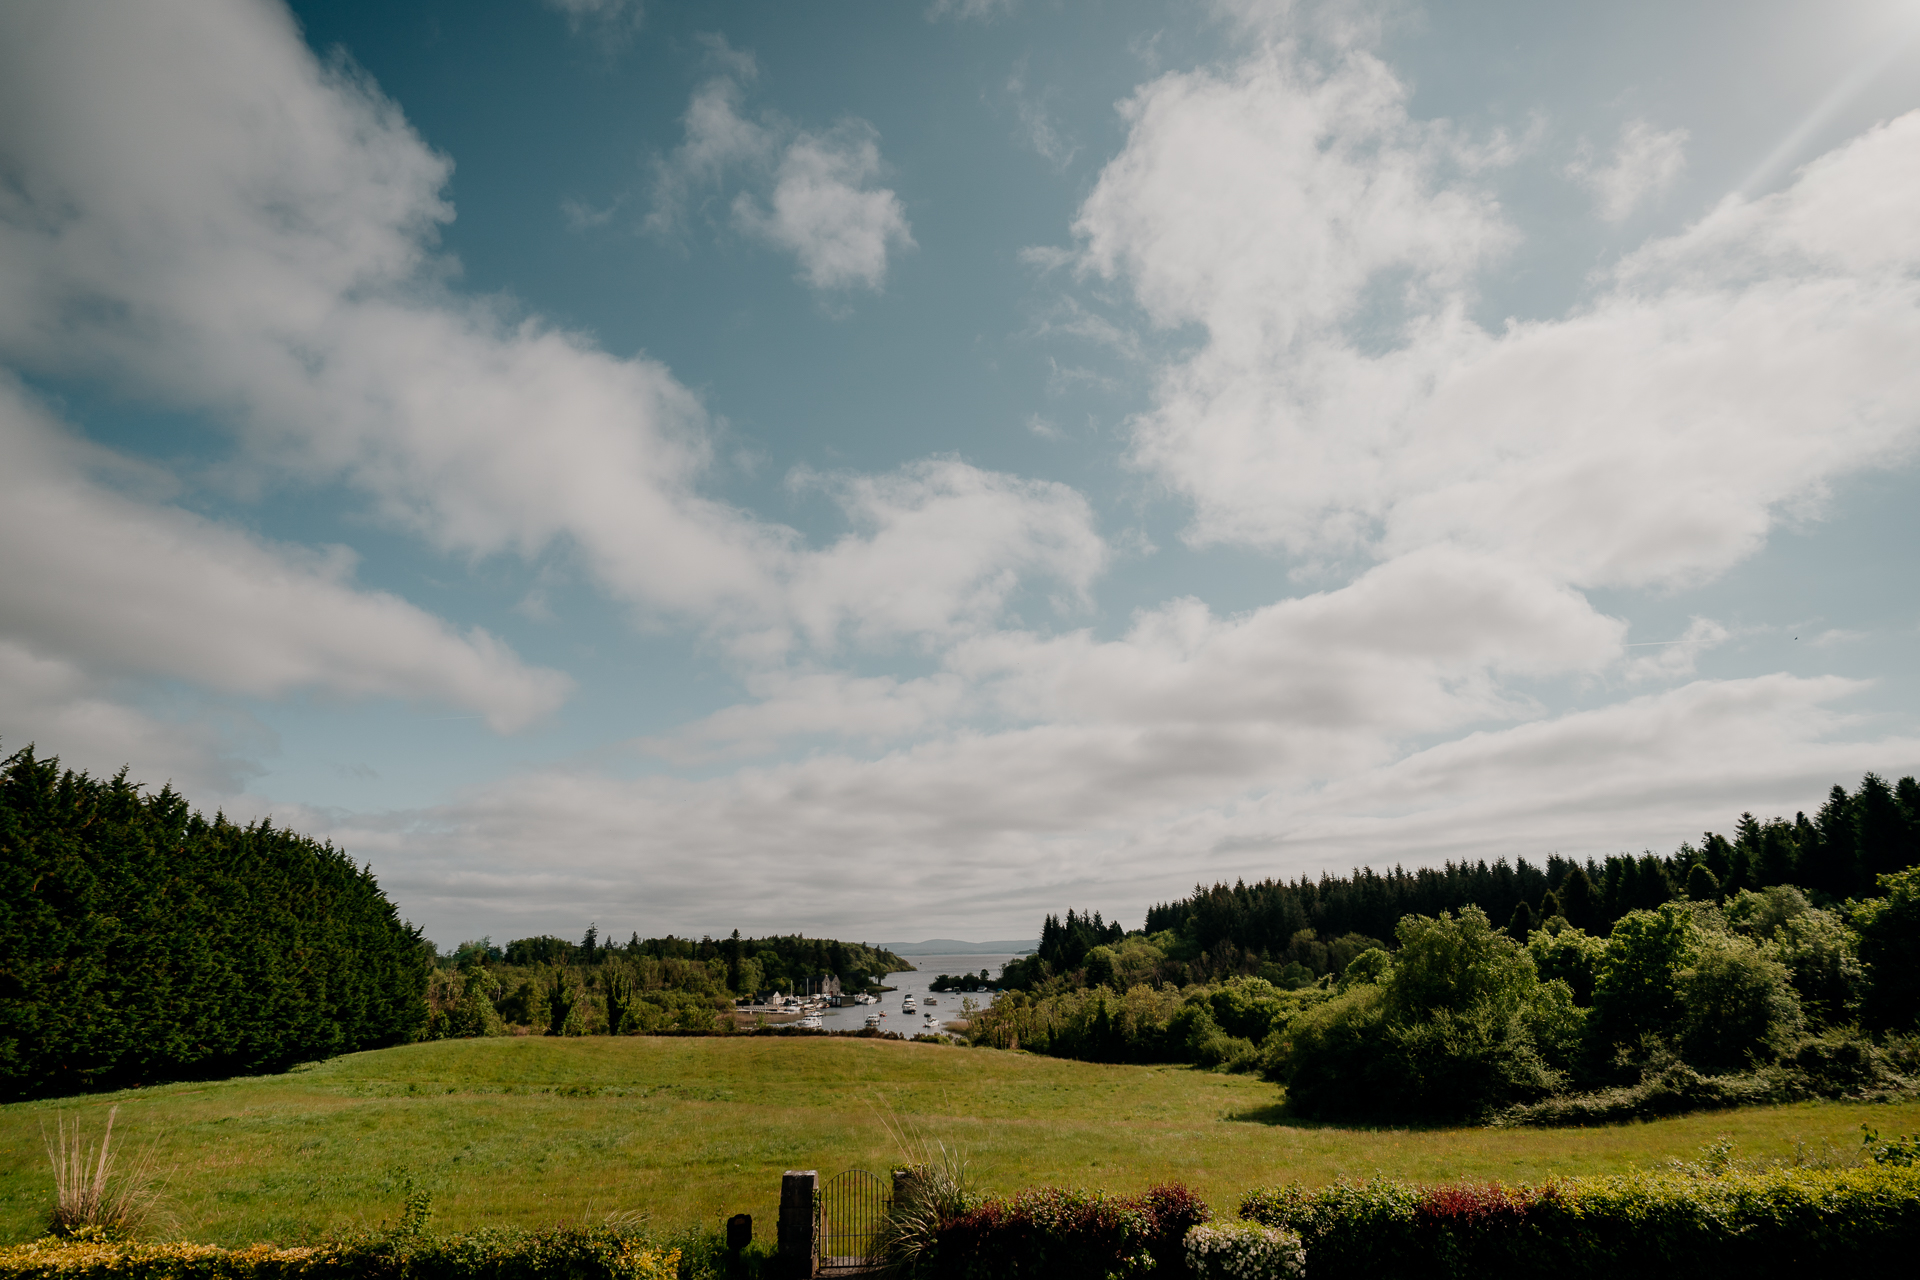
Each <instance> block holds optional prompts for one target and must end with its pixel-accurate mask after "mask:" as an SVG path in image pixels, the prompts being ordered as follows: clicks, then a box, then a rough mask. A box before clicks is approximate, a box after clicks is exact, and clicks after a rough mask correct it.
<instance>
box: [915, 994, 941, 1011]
mask: <svg viewBox="0 0 1920 1280" xmlns="http://www.w3.org/2000/svg"><path fill="white" fill-rule="evenodd" d="M920 1003H922V1004H924V1005H926V1006H927V1008H929V1009H931V1008H933V1006H935V1005H937V1004H939V1003H940V1002H939V1001H938V1000H935V999H934V998H933V997H932V996H928V997H927V998H926V999H925V1000H922V1001H921V1002H920Z"/></svg>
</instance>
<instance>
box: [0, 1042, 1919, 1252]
mask: <svg viewBox="0 0 1920 1280" xmlns="http://www.w3.org/2000/svg"><path fill="white" fill-rule="evenodd" d="M1277 1100H1278V1095H1277V1091H1276V1090H1275V1089H1274V1087H1273V1086H1271V1085H1266V1084H1262V1083H1261V1082H1259V1081H1258V1080H1255V1079H1251V1078H1248V1077H1243V1076H1220V1075H1212V1074H1208V1073H1204V1072H1197V1071H1192V1070H1188V1069H1185V1068H1173V1067H1165V1068H1156V1067H1104V1066H1095V1065H1090V1064H1086V1063H1077V1062H1066V1061H1061V1060H1057V1059H1052V1058H1039V1057H1031V1056H1028V1055H1026V1054H1013V1053H997V1052H993V1051H991V1050H964V1049H949V1048H941V1047H938V1046H932V1045H915V1044H902V1043H897V1042H880V1041H862V1040H824V1039H823V1040H791V1039H789V1040H779V1039H759V1040H746V1039H743V1040H705V1039H685V1040H676V1039H647V1038H622V1039H604V1038H594V1039H585V1040H556V1039H528V1038H521V1039H502V1040H465V1041H443V1042H439V1043H434V1044H421V1045H412V1046H408V1047H406V1048H401V1049H389V1050H383V1051H380V1052H377V1053H362V1054H355V1055H352V1056H349V1057H345V1058H340V1059H336V1060H334V1061H332V1062H328V1063H325V1064H321V1065H319V1066H315V1067H311V1068H308V1069H305V1070H301V1071H297V1072H295V1073H293V1074H290V1075H283V1076H269V1077H259V1078H251V1079H239V1080H228V1081H223V1082H219V1083H214V1084H183V1085H174V1086H165V1087H161V1088H156V1089H149V1090H141V1091H137V1092H133V1093H127V1094H120V1095H109V1096H104V1097H90V1098H85V1099H69V1100H66V1101H64V1102H42V1103H18V1104H14V1105H12V1106H7V1107H0V1238H4V1239H6V1240H9V1241H13V1240H21V1239H25V1238H28V1237H30V1236H33V1235H36V1234H38V1229H39V1226H40V1223H41V1221H42V1218H41V1215H42V1213H43V1206H44V1204H45V1202H46V1199H47V1196H48V1193H49V1190H50V1188H51V1176H50V1174H49V1173H48V1166H47V1162H46V1157H45V1154H44V1151H43V1148H42V1143H41V1126H42V1125H43V1124H45V1125H47V1126H49V1127H50V1126H51V1124H52V1120H53V1116H54V1114H55V1113H56V1112H63V1113H65V1114H67V1115H69V1116H71V1115H75V1114H78V1115H80V1116H82V1117H83V1118H84V1119H85V1120H86V1122H87V1123H88V1125H89V1127H90V1128H91V1129H92V1130H94V1131H97V1130H98V1127H99V1125H100V1123H101V1122H102V1121H103V1120H104V1118H105V1112H106V1107H107V1106H108V1105H109V1104H110V1103H112V1102H114V1101H119V1102H121V1103H122V1109H121V1112H120V1119H119V1124H118V1127H117V1128H116V1131H115V1138H116V1143H117V1142H118V1140H119V1139H120V1138H121V1137H122V1136H123V1135H124V1136H125V1137H126V1138H127V1139H128V1140H129V1146H128V1147H127V1148H126V1150H128V1151H129V1152H131V1151H132V1150H134V1149H135V1148H137V1147H139V1146H142V1145H144V1144H145V1143H146V1142H148V1141H149V1140H150V1139H151V1138H152V1136H153V1135H155V1134H159V1135H161V1139H160V1140H161V1150H162V1153H163V1155H162V1163H163V1164H164V1165H167V1166H171V1167H173V1168H174V1170H175V1172H174V1173H173V1176H172V1183H171V1187H170V1191H169V1200H170V1202H171V1204H172V1206H173V1211H174V1216H175V1218H176V1226H177V1231H178V1233H179V1234H181V1235H184V1236H186V1237H190V1238H194V1239H201V1240H209V1241H216V1242H222V1243H241V1242H245V1241H251V1240H257V1239H273V1240H278V1241H281V1242H288V1241H292V1240H296V1239H301V1238H311V1237H314V1236H317V1235H319V1234H321V1233H322V1232H325V1231H327V1230H330V1229H342V1228H350V1227H352V1226H355V1225H358V1224H370V1223H372V1222H374V1221H377V1220H379V1219H381V1218H383V1217H388V1216H391V1215H394V1214H395V1213H396V1212H397V1210H398V1206H399V1202H400V1196H401V1188H402V1181H403V1179H405V1178H406V1177H409V1176H411V1177H414V1178H415V1179H417V1180H418V1181H419V1183H420V1184H421V1185H424V1186H426V1187H428V1188H430V1189H431V1190H432V1191H433V1193H434V1209H435V1212H434V1226H435V1227H436V1228H438V1229H443V1230H453V1229H458V1228H464V1227H471V1226H477V1225H481V1224H484V1223H488V1222H513V1223H522V1224H533V1223H542V1222H554V1221H579V1220H580V1219H581V1217H582V1216H583V1215H585V1214H589V1213H590V1214H591V1215H592V1216H593V1217H596V1218H597V1217H599V1216H601V1215H603V1214H606V1213H608V1212H613V1211H618V1210H627V1209H644V1210H648V1211H650V1212H651V1213H652V1215H653V1217H654V1220H655V1221H656V1222H659V1223H662V1224H663V1225H664V1224H673V1223H682V1222H689V1221H696V1220H699V1221H706V1222H714V1221H716V1220H717V1219H718V1218H719V1217H721V1216H724V1215H725V1214H730V1213H738V1212H748V1213H751V1214H753V1216H754V1223H755V1235H756V1236H759V1235H763V1234H770V1233H771V1231H772V1227H773V1220H774V1213H775V1210H776V1207H777V1205H778V1200H779V1176H780V1172H781V1170H783V1169H790V1168H817V1169H819V1170H820V1171H821V1174H822V1175H823V1176H827V1175H830V1174H832V1173H835V1172H838V1171H839V1170H841V1169H845V1168H848V1167H852V1166H862V1167H866V1168H870V1169H874V1170H876V1171H879V1170H884V1169H886V1168H888V1167H889V1166H890V1165H892V1164H894V1163H897V1152H896V1148H895V1147H894V1145H893V1142H892V1140H891V1139H890V1138H889V1137H888V1134H887V1130H886V1126H885V1125H884V1124H883V1123H882V1120H881V1118H880V1109H882V1108H884V1109H890V1110H891V1112H892V1113H893V1114H894V1115H896V1116H898V1117H899V1118H900V1119H901V1120H904V1121H907V1122H909V1123H910V1124H911V1125H912V1126H914V1127H916V1128H917V1129H918V1130H919V1131H920V1133H922V1134H924V1135H925V1136H926V1137H928V1138H933V1139H939V1140H942V1141H944V1142H946V1143H947V1144H948V1145H949V1146H957V1147H958V1148H959V1149H960V1150H962V1151H963V1152H964V1153H965V1154H966V1155H967V1157H968V1159H969V1161H970V1164H971V1167H972V1170H973V1172H974V1174H975V1176H976V1179H977V1181H978V1182H979V1183H980V1184H981V1185H982V1186H983V1187H985V1188H986V1189H988V1190H1012V1189H1015V1188H1018V1187H1022V1186H1031V1185H1034V1184H1038V1183H1060V1184H1078V1185H1088V1186H1102V1187H1107V1188H1110V1189H1113V1190H1134V1189H1139V1188H1142V1187H1145V1186H1147V1185H1149V1184H1151V1183H1153V1182H1155V1181H1158V1180H1161V1179H1165V1178H1179V1179H1182V1180H1184V1181H1186V1182H1188V1183H1189V1184H1190V1185H1192V1186H1194V1187H1195V1188H1196V1189H1198V1190H1199V1191H1201V1192H1202V1194H1204V1195H1205V1196H1206V1197H1207V1198H1208V1199H1209V1200H1210V1201H1211V1202H1212V1203H1213V1204H1214V1206H1215V1208H1216V1209H1224V1210H1228V1211H1231V1208H1232V1205H1233V1202H1234V1200H1235V1199H1236V1197H1237V1196H1238V1194H1239V1193H1240V1192H1241V1191H1243V1190H1244V1189H1245V1188H1247V1187H1249V1186H1253V1185H1256V1184H1264V1183H1272V1182H1278V1181H1284V1180H1289V1179H1298V1180H1302V1181H1305V1182H1309V1183H1320V1182H1326V1181H1329V1180H1331V1179H1334V1178H1337V1177H1343V1176H1344V1177H1365V1176H1368V1175H1371V1174H1373V1173H1375V1172H1384V1173H1386V1174H1389V1175H1393V1176H1397V1177H1403V1178H1408V1179H1415V1180H1440V1179H1447V1178H1477V1179H1492V1178H1498V1179H1503V1180H1507V1181H1517V1180H1521V1179H1533V1180H1537V1179H1539V1178H1542V1177H1544V1176H1546V1175H1548V1174H1550V1173H1562V1174H1569V1173H1589V1172H1603V1171H1615V1170H1621V1169H1627V1168H1631V1167H1635V1166H1644V1165H1647V1164H1650V1163H1656V1162H1659V1161H1662V1160H1664V1159H1665V1158H1668V1157H1692V1156H1694V1155H1695V1154H1697V1153H1698V1151H1699V1149H1700V1148H1701V1147H1702V1146H1703V1145H1705V1144H1707V1143H1709V1142H1711V1141H1713V1140H1714V1139H1715V1138H1716V1137H1718V1136H1719V1135H1722V1134H1726V1135H1730V1136H1732V1137H1733V1138H1735V1139H1736V1140H1737V1141H1738V1143H1739V1150H1740V1152H1741V1153H1743V1154H1746V1155H1780V1154H1789V1153H1790V1152H1791V1151H1792V1149H1793V1144H1794V1143H1795V1142H1796V1141H1804V1142H1807V1143H1809V1144H1811V1145H1813V1146H1815V1147H1817V1148H1823V1147H1824V1146H1825V1144H1827V1143H1832V1144H1835V1145H1836V1146H1838V1147H1840V1148H1842V1149H1844V1150H1845V1151H1846V1152H1847V1154H1848V1156H1849V1157H1851V1155H1852V1153H1853V1152H1854V1151H1857V1150H1858V1146H1859V1133H1858V1126H1859V1125H1860V1123H1861V1122H1862V1121H1863V1120H1865V1121H1868V1122H1870V1123H1872V1124H1874V1125H1875V1126H1876V1127H1878V1128H1879V1129H1880V1130H1881V1132H1882V1133H1894V1132H1910V1131H1912V1130H1914V1129H1916V1128H1920V1105H1905V1104H1903V1105H1898V1106H1882V1107H1871V1108H1869V1107H1860V1106H1847V1105H1841V1104H1831V1103H1823V1104H1807V1105H1802V1106H1791V1107H1768V1108H1757V1109H1752V1110H1746V1111H1739V1112H1722V1113H1718V1114H1710V1115H1703V1116H1695V1117H1686V1118H1682V1119H1678V1120H1668V1121H1659V1122H1655V1123H1651V1124H1635V1125H1624V1126H1617V1127H1612V1128H1604V1129H1584V1130H1519V1131H1500V1132H1496V1131H1487V1130H1474V1129H1445V1130H1424V1131H1421V1130H1416V1131H1411V1132H1410V1131H1407V1130H1377V1131H1376V1130H1356V1129H1338V1128H1320V1127H1313V1126H1301V1125H1298V1124H1296V1123H1289V1122H1286V1121H1284V1120H1283V1119H1282V1118H1281V1117H1280V1116H1278V1114H1277V1107H1276V1105H1275V1104H1276V1102H1277Z"/></svg>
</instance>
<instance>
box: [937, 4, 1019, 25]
mask: <svg viewBox="0 0 1920 1280" xmlns="http://www.w3.org/2000/svg"><path fill="white" fill-rule="evenodd" d="M1019 4H1020V0H933V3H932V4H930V5H928V6H927V21H928V22H938V21H940V20H941V19H942V18H952V19H953V20H954V21H956V22H992V21H993V20H994V19H995V18H998V17H1000V16H1001V15H1002V14H1008V13H1012V12H1013V11H1014V10H1015V9H1016V8H1018V7H1019Z"/></svg>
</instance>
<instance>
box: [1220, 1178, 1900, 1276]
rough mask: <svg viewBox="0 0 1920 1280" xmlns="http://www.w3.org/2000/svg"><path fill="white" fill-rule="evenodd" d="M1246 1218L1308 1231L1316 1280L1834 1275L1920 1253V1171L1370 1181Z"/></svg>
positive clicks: (1309, 1194)
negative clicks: (1534, 1181)
mask: <svg viewBox="0 0 1920 1280" xmlns="http://www.w3.org/2000/svg"><path fill="white" fill-rule="evenodd" d="M1240 1214H1241V1216H1242V1217H1243V1218H1246V1219H1249V1220H1251V1221H1254V1222H1258V1223H1260V1224H1262V1225H1264V1226H1269V1227H1276V1228H1280V1229H1283V1230H1288V1231H1295V1232H1298V1233H1299V1235H1300V1237H1301V1241H1302V1243H1303V1244H1304V1246H1305V1248H1306V1251H1307V1256H1308V1257H1309V1258H1311V1259H1312V1261H1313V1275H1314V1280H1344V1278H1346V1277H1354V1280H1360V1278H1361V1277H1365V1278H1366V1280H1393V1278H1395V1277H1408V1278H1414V1277H1420V1278H1425V1277H1453V1276H1460V1277H1465V1276H1474V1277H1500V1276H1544V1275H1553V1276H1555V1277H1578V1276H1595V1277H1600V1276H1622V1275H1634V1276H1667V1275H1675V1276H1677V1275H1682V1274H1708V1273H1712V1274H1731V1275H1741V1276H1745V1277H1753V1276H1774V1275H1779V1276H1785V1275H1788V1274H1794V1275H1803V1274H1816V1275H1817V1274H1829V1273H1831V1269H1832V1268H1836V1267H1842V1266H1844V1267H1849V1268H1855V1267H1881V1268H1889V1269H1897V1268H1899V1267H1902V1266H1904V1265H1907V1264H1910V1260H1911V1258H1912V1256H1913V1251H1914V1250H1915V1249H1916V1248H1920V1170H1916V1169H1912V1168H1903V1167H1899V1166H1895V1165H1891V1164H1875V1165H1870V1166H1866V1167H1863V1168H1857V1169H1842V1170H1817V1169H1773V1170H1766V1171H1760V1172H1751V1173H1732V1172H1730V1173H1725V1174H1721V1175H1719V1176H1702V1175H1701V1174H1700V1173H1698V1172H1694V1173H1680V1172H1675V1173H1658V1174H1656V1173H1647V1174H1630V1175H1622V1176H1617V1177H1600V1178H1569V1179H1565V1180H1562V1181H1553V1182H1548V1183H1546V1184H1545V1185H1543V1186H1538V1187H1534V1186H1514V1187H1509V1186H1502V1185H1500V1184H1488V1185H1470V1184H1453V1185H1445V1186H1435V1187H1416V1186H1410V1185H1407V1184H1405V1183H1397V1182H1387V1181H1373V1182H1365V1183H1336V1184H1334V1185H1333V1186H1329V1187H1322V1188H1319V1189H1318V1190H1311V1191H1310V1190H1307V1189H1305V1188H1301V1187H1277V1188H1269V1189H1264V1190H1255V1191H1251V1192H1248V1193H1247V1195H1246V1196H1245V1197H1244V1198H1243V1199H1242V1201H1241V1204H1240Z"/></svg>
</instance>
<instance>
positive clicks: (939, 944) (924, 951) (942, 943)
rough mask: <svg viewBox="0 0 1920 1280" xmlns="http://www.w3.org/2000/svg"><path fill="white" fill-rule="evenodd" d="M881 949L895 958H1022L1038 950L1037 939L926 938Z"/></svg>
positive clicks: (891, 943)
mask: <svg viewBox="0 0 1920 1280" xmlns="http://www.w3.org/2000/svg"><path fill="white" fill-rule="evenodd" d="M880 945H881V948H882V949H883V950H886V951H891V952H893V954H895V955H897V956H1003V955H1008V954H1012V955H1019V956H1024V955H1026V954H1027V953H1028V952H1030V951H1037V950H1039V949H1040V940H1039V939H1038V938H1029V939H1027V940H1026V941H1024V942H1005V941H1002V942H962V941H960V939H958V938H928V939H927V940H926V941H925V942H884V943H881V944H880Z"/></svg>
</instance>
